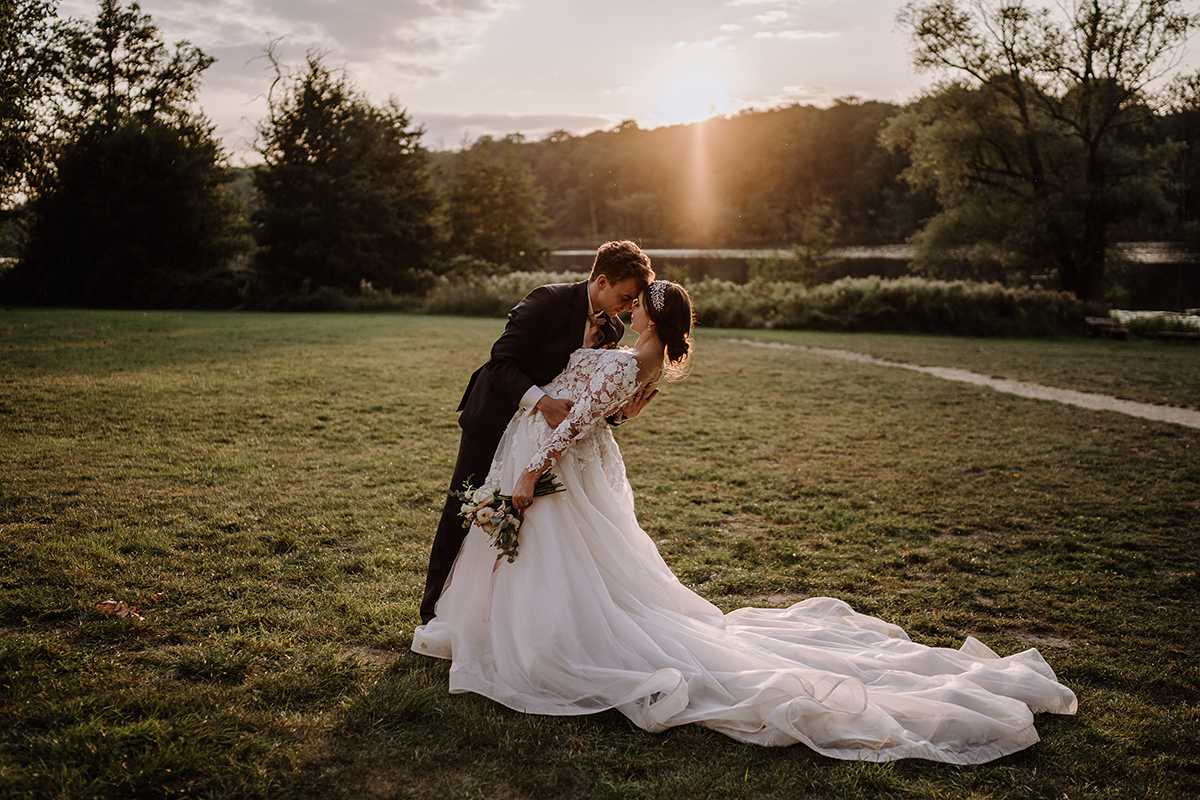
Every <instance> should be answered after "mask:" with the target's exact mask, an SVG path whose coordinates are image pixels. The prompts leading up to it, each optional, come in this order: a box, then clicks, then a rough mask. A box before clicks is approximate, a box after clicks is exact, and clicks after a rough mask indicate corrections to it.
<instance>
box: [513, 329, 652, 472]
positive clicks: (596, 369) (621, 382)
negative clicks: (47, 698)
mask: <svg viewBox="0 0 1200 800" xmlns="http://www.w3.org/2000/svg"><path fill="white" fill-rule="evenodd" d="M637 375H638V362H637V358H636V357H635V356H634V355H633V352H632V351H631V350H626V349H618V350H586V349H581V350H576V351H575V352H574V353H573V354H572V355H571V360H570V361H569V362H568V363H567V368H566V369H565V370H563V371H562V372H561V373H560V374H559V375H558V377H556V378H555V379H554V380H552V381H551V382H550V383H549V384H548V385H547V386H546V387H545V389H546V394H549V395H551V396H553V397H557V398H561V399H566V400H570V401H571V402H572V403H574V405H573V406H572V407H571V412H570V413H569V414H567V417H566V419H564V420H563V421H562V423H561V424H560V425H559V426H558V427H557V428H555V429H554V430H553V431H550V433H549V435H548V436H547V437H546V438H545V440H544V441H542V442H541V446H540V447H539V448H538V451H537V453H535V454H534V456H533V459H532V460H531V461H530V463H529V469H530V470H531V471H532V472H535V473H542V472H544V471H546V470H547V469H549V468H550V467H551V466H552V465H553V464H554V462H555V461H557V460H558V457H559V456H560V455H562V453H563V451H564V450H566V449H567V447H568V446H569V445H570V444H571V443H572V442H574V441H577V440H579V439H581V438H583V437H584V436H585V435H587V433H588V432H590V431H592V430H594V429H595V428H596V427H597V426H599V425H603V424H604V421H605V419H606V418H607V417H609V416H611V415H612V414H613V413H615V412H616V411H617V409H619V408H621V407H622V406H623V405H625V404H626V403H627V402H629V399H630V398H631V397H633V395H634V394H635V393H636V392H637V389H638V380H637Z"/></svg>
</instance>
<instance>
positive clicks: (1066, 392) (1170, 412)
mask: <svg viewBox="0 0 1200 800" xmlns="http://www.w3.org/2000/svg"><path fill="white" fill-rule="evenodd" d="M729 341H733V342H739V343H741V344H748V345H752V346H754V347H767V348H772V349H776V350H799V351H802V352H805V353H813V354H815V355H820V356H829V357H830V358H840V359H844V360H846V361H860V362H863V363H866V364H875V365H876V366H880V367H899V368H900V369H907V370H912V371H913V372H923V373H925V374H926V375H933V376H934V377H935V378H943V379H944V380H948V381H961V382H963V383H973V384H975V385H977V386H987V387H988V388H991V389H995V390H996V391H998V392H1007V393H1008V394H1015V395H1019V396H1021V397H1030V398H1033V399H1034V400H1051V401H1053V402H1056V403H1065V404H1067V405H1070V406H1079V407H1080V408H1090V409H1092V410H1095V411H1116V412H1119V413H1121V414H1128V415H1129V416H1131V417H1141V418H1142V419H1152V420H1154V421H1155V422H1170V423H1173V424H1175V425H1186V426H1187V427H1189V428H1200V411H1192V410H1190V409H1186V408H1172V407H1171V406H1156V405H1151V404H1150V403H1135V402H1133V401H1132V400H1120V399H1118V398H1116V397H1109V396H1108V395H1104V394H1088V393H1087V392H1076V391H1072V390H1071V389H1054V388H1051V387H1049V386H1042V385H1041V384H1039V383H1028V382H1026V381H1010V380H1006V379H1004V378H989V377H987V376H986V375H979V374H978V373H975V372H968V371H967V370H965V369H953V368H951V367H919V366H917V365H915V364H901V363H900V362H898V361H885V360H884V359H882V358H875V357H874V356H868V355H864V354H862V353H852V352H850V351H849V350H830V349H828V348H825V347H806V346H804V345H798V344H785V343H783V342H756V341H753V340H751V339H730V340H729Z"/></svg>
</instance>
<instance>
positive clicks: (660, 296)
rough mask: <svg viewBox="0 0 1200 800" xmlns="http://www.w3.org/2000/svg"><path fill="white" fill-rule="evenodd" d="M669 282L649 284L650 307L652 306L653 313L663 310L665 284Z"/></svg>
mask: <svg viewBox="0 0 1200 800" xmlns="http://www.w3.org/2000/svg"><path fill="white" fill-rule="evenodd" d="M668 283H670V281H655V282H654V283H652V284H650V305H652V306H654V310H655V311H662V310H663V302H664V301H665V300H666V296H665V295H666V292H667V284H668Z"/></svg>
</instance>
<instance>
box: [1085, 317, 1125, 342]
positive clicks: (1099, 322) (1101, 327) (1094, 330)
mask: <svg viewBox="0 0 1200 800" xmlns="http://www.w3.org/2000/svg"><path fill="white" fill-rule="evenodd" d="M1084 321H1085V322H1087V326H1088V336H1100V337H1103V338H1105V339H1128V338H1129V331H1128V330H1127V329H1125V328H1122V327H1121V326H1120V325H1118V324H1117V323H1116V320H1112V319H1109V318H1108V317H1084Z"/></svg>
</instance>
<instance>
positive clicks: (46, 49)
mask: <svg viewBox="0 0 1200 800" xmlns="http://www.w3.org/2000/svg"><path fill="white" fill-rule="evenodd" d="M56 5H57V0H3V1H2V2H0V210H8V209H9V207H10V206H11V204H12V203H13V202H14V200H15V199H16V197H17V196H18V195H21V194H26V193H27V192H28V187H29V185H30V184H31V183H32V182H34V180H35V179H34V178H33V175H34V174H35V173H37V172H38V171H39V169H40V166H41V164H42V162H43V160H44V155H45V152H46V147H47V139H48V137H49V114H48V108H47V103H48V100H49V96H50V94H51V91H52V86H53V78H54V75H55V67H56V64H57V59H56V55H57V54H56V51H55V48H54V47H53V46H52V45H53V41H54V19H55V6H56Z"/></svg>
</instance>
